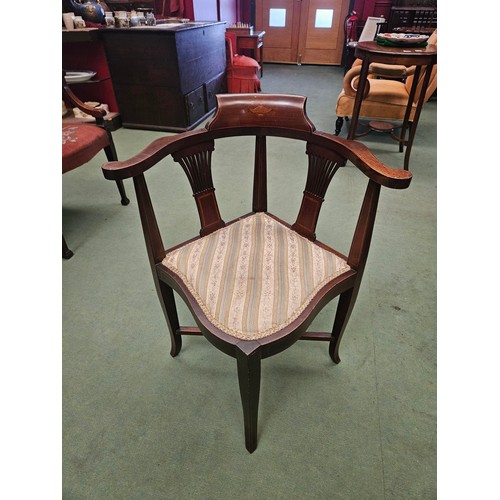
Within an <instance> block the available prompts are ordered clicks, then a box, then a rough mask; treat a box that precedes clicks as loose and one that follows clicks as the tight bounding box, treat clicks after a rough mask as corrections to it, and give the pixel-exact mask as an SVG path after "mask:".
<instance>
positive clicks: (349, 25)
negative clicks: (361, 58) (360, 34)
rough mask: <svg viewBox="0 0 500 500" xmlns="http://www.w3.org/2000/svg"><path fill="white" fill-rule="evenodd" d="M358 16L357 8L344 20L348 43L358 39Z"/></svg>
mask: <svg viewBox="0 0 500 500" xmlns="http://www.w3.org/2000/svg"><path fill="white" fill-rule="evenodd" d="M357 22H358V16H357V13H356V11H355V10H353V11H352V12H351V13H350V14H348V15H347V17H346V18H345V21H344V33H345V39H346V43H349V42H355V41H356V40H357V34H356V27H357Z"/></svg>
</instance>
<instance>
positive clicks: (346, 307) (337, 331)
mask: <svg viewBox="0 0 500 500" xmlns="http://www.w3.org/2000/svg"><path fill="white" fill-rule="evenodd" d="M356 296H357V293H354V288H350V289H349V290H347V291H345V292H344V293H341V294H340V297H339V303H338V305H337V313H336V314H335V321H334V323H333V329H332V340H331V341H330V347H329V354H330V357H331V358H332V361H333V362H334V363H336V364H338V363H340V357H339V346H340V341H341V339H342V335H343V334H344V330H345V327H346V326H347V322H348V321H349V317H350V316H351V312H352V309H353V307H354V303H355V302H356Z"/></svg>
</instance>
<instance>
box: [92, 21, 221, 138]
mask: <svg viewBox="0 0 500 500" xmlns="http://www.w3.org/2000/svg"><path fill="white" fill-rule="evenodd" d="M224 32H225V23H224V22H211V23H194V22H193V23H187V24H182V25H176V26H173V27H172V26H169V25H167V24H163V25H157V26H154V27H153V26H151V27H149V26H147V27H141V28H129V29H103V30H101V34H102V37H103V40H104V47H105V50H106V57H107V60H108V65H109V70H110V73H111V80H112V82H113V88H114V91H115V95H116V99H117V102H118V108H119V110H120V115H121V119H122V125H123V126H124V127H127V128H140V129H147V130H166V131H172V132H179V131H184V130H190V129H192V128H194V127H195V126H196V125H198V124H199V123H200V122H201V121H202V120H204V119H205V118H206V117H207V116H209V115H210V113H211V112H212V111H213V110H214V109H215V105H216V102H215V94H217V93H223V92H225V69H226V48H225V41H224Z"/></svg>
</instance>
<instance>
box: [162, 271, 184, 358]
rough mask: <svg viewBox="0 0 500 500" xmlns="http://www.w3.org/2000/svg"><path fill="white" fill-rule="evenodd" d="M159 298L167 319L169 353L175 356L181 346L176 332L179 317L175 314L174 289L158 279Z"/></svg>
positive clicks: (180, 338)
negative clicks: (169, 343) (169, 341)
mask: <svg viewBox="0 0 500 500" xmlns="http://www.w3.org/2000/svg"><path fill="white" fill-rule="evenodd" d="M160 292H161V297H160V299H161V300H162V302H163V306H164V307H163V311H164V313H165V319H166V320H167V324H168V330H169V332H170V340H171V348H170V355H171V356H172V357H175V356H177V354H179V352H180V351H181V348H182V337H181V336H180V335H178V334H177V331H178V330H179V328H180V327H179V317H178V316H177V307H176V305H175V298H174V291H173V290H172V288H170V287H169V286H168V285H167V284H166V283H164V282H163V281H160Z"/></svg>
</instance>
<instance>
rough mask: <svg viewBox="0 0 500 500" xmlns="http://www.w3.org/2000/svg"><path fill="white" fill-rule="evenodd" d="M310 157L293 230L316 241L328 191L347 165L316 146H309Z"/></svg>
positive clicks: (343, 160) (338, 156)
mask: <svg viewBox="0 0 500 500" xmlns="http://www.w3.org/2000/svg"><path fill="white" fill-rule="evenodd" d="M306 154H307V155H308V157H309V168H308V172H307V180H306V188H305V190H304V196H303V198H302V203H301V205H300V210H299V215H298V216H297V220H296V221H295V224H293V226H292V229H294V230H295V231H297V232H298V233H299V234H301V235H302V236H304V237H306V238H308V239H310V240H311V241H314V240H315V239H316V234H315V230H316V224H317V222H318V217H319V212H320V210H321V205H322V204H323V201H324V199H325V194H326V190H327V189H328V186H329V185H330V181H331V180H332V178H333V176H334V175H335V173H336V172H337V170H338V169H339V168H340V167H341V166H343V165H345V159H343V158H342V157H341V156H340V155H338V154H337V153H335V152H334V151H331V150H329V149H326V148H323V147H321V146H318V145H315V144H310V143H308V144H307V148H306Z"/></svg>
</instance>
